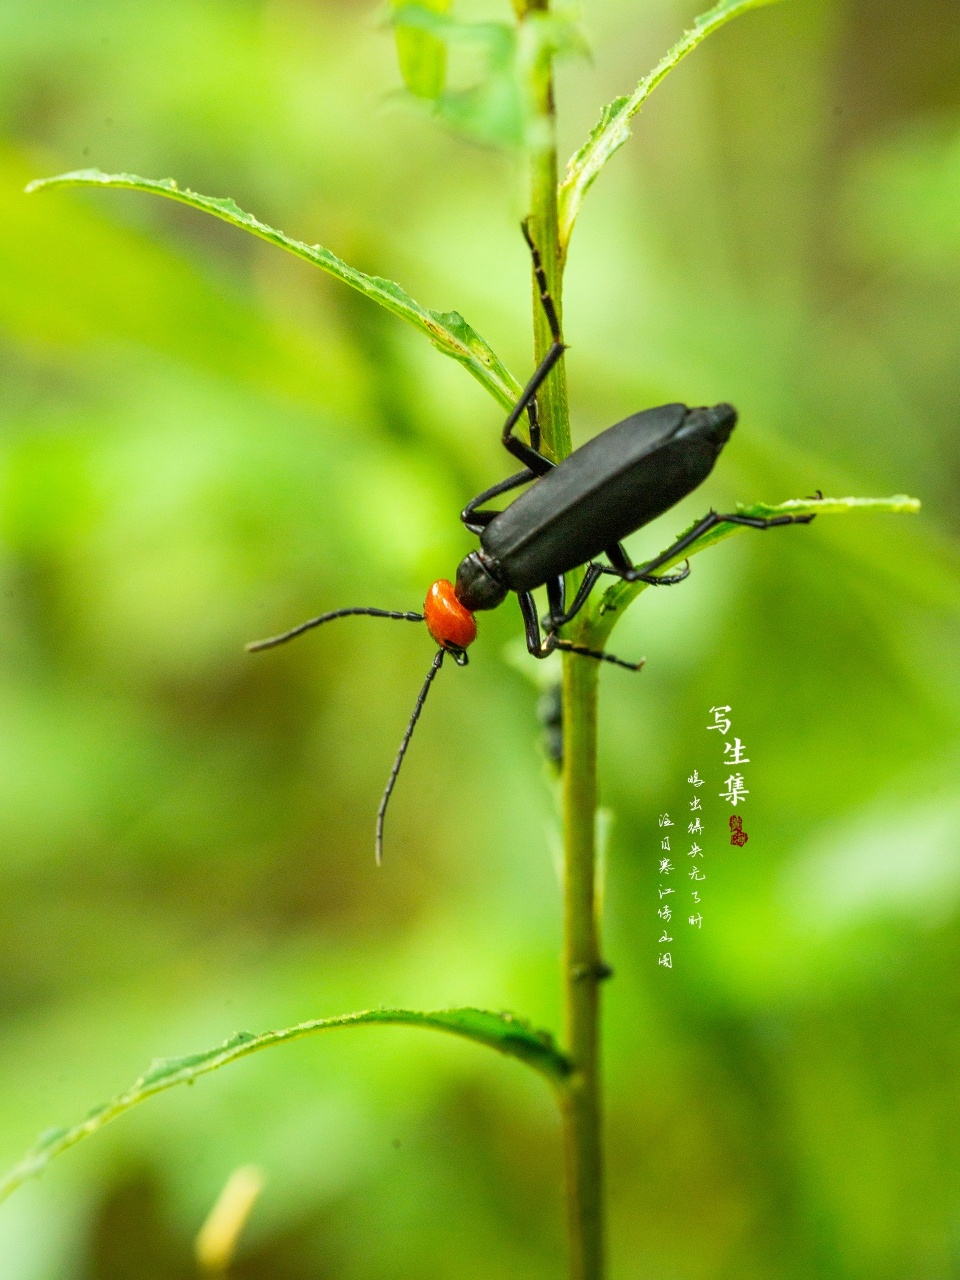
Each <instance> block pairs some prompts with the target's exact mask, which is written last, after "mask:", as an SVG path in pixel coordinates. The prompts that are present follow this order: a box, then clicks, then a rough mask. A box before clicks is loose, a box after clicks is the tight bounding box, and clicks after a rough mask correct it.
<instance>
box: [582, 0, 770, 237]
mask: <svg viewBox="0 0 960 1280" xmlns="http://www.w3.org/2000/svg"><path fill="white" fill-rule="evenodd" d="M778 2H779V0H720V3H719V4H716V5H714V6H713V8H712V9H708V10H707V12H706V13H702V14H700V16H699V17H697V18H694V20H693V26H692V27H691V28H690V29H689V30H688V31H685V32H684V33H683V35H682V36H681V37H680V39H679V40H678V41H677V42H676V44H675V45H673V47H672V48H671V49H670V50H669V51H668V52H667V53H666V54H664V56H663V57H662V58H661V59H660V61H659V62H658V63H657V65H656V66H655V67H654V68H653V70H652V71H651V72H650V73H649V74H648V75H646V76H644V78H643V79H642V80H641V81H640V82H639V84H638V85H637V87H636V89H634V91H633V93H630V94H624V95H622V96H621V97H618V98H614V99H613V101H612V102H608V103H607V105H606V106H605V107H604V108H603V109H602V110H601V112H600V119H599V120H598V121H597V123H596V124H595V125H594V126H593V128H592V129H591V130H590V135H589V137H588V138H587V140H586V142H585V143H584V144H583V146H581V147H579V148H578V150H577V151H575V152H574V154H573V155H572V156H571V157H570V159H569V161H568V162H567V168H566V172H565V174H564V177H563V181H562V182H561V183H560V186H559V190H558V201H559V236H560V246H561V250H562V251H563V252H564V253H565V252H566V249H567V246H568V245H569V243H570V236H571V234H572V233H573V226H574V223H575V222H576V220H577V215H578V214H579V212H580V206H581V205H582V204H583V198H584V196H585V195H586V193H587V191H588V190H589V189H590V187H591V186H592V185H593V183H594V182H595V181H596V178H597V176H598V174H599V173H600V170H601V169H602V168H603V166H604V165H605V164H606V163H607V161H608V160H609V159H610V157H611V156H612V155H613V154H614V152H616V151H618V150H619V149H620V147H622V146H623V144H624V143H625V142H626V140H627V139H628V138H629V137H630V121H631V119H632V118H633V117H634V116H635V115H636V114H637V112H638V111H639V110H640V108H641V107H642V106H643V104H644V102H646V100H647V98H649V96H650V94H651V93H652V92H653V91H654V89H655V88H656V87H657V85H658V84H660V83H661V82H662V81H663V80H665V79H666V77H667V76H668V75H669V74H670V72H671V71H672V70H673V69H674V67H676V66H677V65H678V64H679V63H680V62H682V61H683V59H684V58H685V57H686V56H687V54H688V53H691V52H692V51H693V50H694V49H695V48H696V47H697V45H698V44H700V42H701V41H702V40H705V39H706V38H707V36H708V35H710V34H711V33H712V32H714V31H716V30H718V29H719V28H720V27H722V26H724V25H725V24H726V23H727V22H729V21H731V19H733V18H737V17H739V16H740V14H742V13H746V12H747V11H748V10H750V9H760V8H764V7H766V6H767V5H770V4H777V3H778Z"/></svg>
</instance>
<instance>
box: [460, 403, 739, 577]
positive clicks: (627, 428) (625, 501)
mask: <svg viewBox="0 0 960 1280" xmlns="http://www.w3.org/2000/svg"><path fill="white" fill-rule="evenodd" d="M736 421H737V415H736V411H735V410H734V409H733V408H732V407H731V406H730V405H716V406H715V407H714V408H712V409H688V408H687V407H686V406H685V405H682V404H668V405H661V406H659V407H658V408H656V409H645V410H644V411H643V412H642V413H635V414H634V415H633V416H632V417H630V418H625V419H624V420H623V422H618V423H617V424H616V425H615V426H613V427H610V428H608V430H606V431H603V432H601V434H600V435H598V436H595V437H594V438H593V439H592V440H588V441H587V443H586V444H585V445H582V446H581V447H580V448H579V449H576V450H575V451H574V452H573V453H572V454H571V455H570V457H569V458H566V459H564V461H563V462H561V463H560V464H559V465H558V466H556V467H554V468H553V469H552V470H551V471H548V472H547V474H546V475H545V476H541V477H540V478H539V479H538V480H536V481H534V483H533V484H531V486H530V488H529V489H527V490H526V491H525V492H524V493H523V494H521V496H520V497H519V498H517V500H516V501H515V502H513V503H511V505H510V506H509V507H507V509H506V510H505V511H503V512H502V513H501V514H500V515H498V516H497V517H496V518H495V519H494V520H492V521H491V522H490V524H488V525H487V526H486V528H485V529H484V530H483V532H482V533H481V534H480V545H481V546H482V548H483V550H484V551H485V552H486V553H487V555H488V556H489V557H491V558H492V559H493V560H494V561H495V562H496V567H497V575H498V577H499V578H500V579H501V581H502V582H503V584H504V586H506V587H509V588H510V590H512V591H529V590H532V589H533V588H534V587H539V586H542V585H543V584H544V583H545V582H548V581H550V580H551V579H552V578H556V577H557V576H558V575H559V574H561V573H566V572H567V571H568V570H570V569H573V568H575V567H576V566H577V565H581V564H585V563H586V562H587V561H588V560H591V559H593V558H595V557H596V556H599V555H601V554H602V553H603V552H604V550H605V549H606V548H607V547H611V546H613V544H614V543H616V542H619V541H620V540H621V538H625V537H626V536H627V535H628V534H630V533H633V532H634V531H635V530H636V529H640V528H642V526H643V525H645V524H648V523H649V522H650V521H651V520H655V519H656V517H657V516H659V515H662V514H663V513H664V512H665V511H668V510H669V509H670V507H672V506H674V505H675V504H676V503H678V502H679V501H680V499H681V498H684V497H686V495H687V494H688V493H692V491H693V490H694V489H696V487H697V486H698V485H699V484H701V483H702V482H703V481H704V480H705V479H706V478H707V476H708V475H709V474H710V472H711V470H712V469H713V464H714V463H715V462H716V460H717V456H718V454H719V453H720V450H721V449H722V448H723V446H724V444H726V442H727V440H728V439H729V437H730V432H731V431H732V430H733V428H734V425H735V424H736Z"/></svg>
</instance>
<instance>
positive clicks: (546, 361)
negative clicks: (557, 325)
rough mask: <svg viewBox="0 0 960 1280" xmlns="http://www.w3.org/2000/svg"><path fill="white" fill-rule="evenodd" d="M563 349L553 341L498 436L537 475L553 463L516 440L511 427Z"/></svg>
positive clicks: (545, 471)
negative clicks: (500, 434)
mask: <svg viewBox="0 0 960 1280" xmlns="http://www.w3.org/2000/svg"><path fill="white" fill-rule="evenodd" d="M565 350H566V348H565V347H564V345H563V343H562V342H554V343H553V345H552V346H551V347H550V350H549V351H548V352H547V354H546V355H545V356H544V357H543V359H542V360H541V362H540V364H539V366H538V367H537V369H536V372H535V373H534V375H533V377H532V378H531V379H530V381H529V382H528V383H527V385H526V386H525V387H524V389H523V393H522V394H521V396H520V399H519V400H518V401H517V403H516V404H515V405H514V406H513V411H512V412H511V414H510V417H509V418H508V419H507V420H506V422H505V423H504V425H503V434H502V436H501V437H500V438H501V440H502V441H503V447H504V448H505V449H506V450H507V452H508V453H512V454H513V456H514V457H515V458H517V459H518V460H519V461H520V462H522V463H523V465H524V466H525V467H529V468H530V470H531V471H532V472H533V473H534V474H535V475H538V476H542V475H546V473H547V472H548V471H549V470H550V469H551V467H552V466H553V463H552V462H551V461H550V459H549V458H545V457H544V456H543V454H542V453H539V452H538V451H537V450H536V449H534V448H532V447H531V446H530V445H528V444H524V442H523V441H522V440H518V439H517V437H516V436H515V435H514V434H513V428H514V427H515V426H516V425H517V423H518V421H519V420H520V415H521V414H522V413H523V411H524V409H526V408H527V407H528V406H529V405H532V404H534V403H535V397H536V394H537V392H538V391H539V389H540V384H541V383H542V382H543V380H544V378H546V376H547V374H548V373H549V372H550V370H551V369H552V368H553V366H554V365H555V364H556V363H557V361H558V360H559V359H560V357H561V356H562V355H563V353H564V351H565ZM539 434H540V432H539V427H538V428H537V435H538V436H539Z"/></svg>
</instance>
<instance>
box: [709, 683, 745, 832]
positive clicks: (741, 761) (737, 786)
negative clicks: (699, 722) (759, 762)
mask: <svg viewBox="0 0 960 1280" xmlns="http://www.w3.org/2000/svg"><path fill="white" fill-rule="evenodd" d="M731 710H732V708H731V707H728V706H723V707H711V708H710V714H711V715H712V716H713V723H712V724H708V725H707V730H708V732H709V731H710V730H711V729H715V730H716V731H717V732H718V733H719V734H720V735H721V737H722V738H723V739H724V743H723V767H724V769H731V770H733V768H734V766H740V765H745V764H749V763H750V757H749V756H748V755H747V748H746V747H745V746H744V745H743V743H742V742H741V741H740V739H739V738H738V737H736V735H734V737H733V741H732V742H731V741H729V740H728V737H727V735H728V734H729V733H730V730H731V728H732V726H733V721H732V720H731V719H730V714H731ZM723 785H724V790H723V791H721V792H720V793H719V795H720V799H721V800H725V801H726V802H727V804H729V805H731V806H732V807H733V808H734V809H736V807H737V805H739V804H743V803H744V802H745V801H746V798H747V796H748V795H749V794H750V789H749V787H748V786H747V784H746V779H745V778H744V775H743V773H742V771H741V770H740V769H739V768H737V769H736V771H732V772H731V773H730V775H729V776H728V778H727V780H726V782H724V784H723ZM730 831H731V837H730V843H731V844H734V845H738V846H740V847H742V846H743V845H745V844H746V842H747V840H748V839H749V837H748V836H747V833H746V832H745V831H744V829H743V820H742V819H740V820H739V821H738V822H736V823H735V822H734V820H733V818H732V817H731V819H730Z"/></svg>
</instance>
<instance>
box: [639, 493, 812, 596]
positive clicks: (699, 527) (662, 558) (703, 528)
mask: <svg viewBox="0 0 960 1280" xmlns="http://www.w3.org/2000/svg"><path fill="white" fill-rule="evenodd" d="M813 519H815V516H814V515H804V516H745V515H741V514H740V513H739V512H734V513H733V514H732V515H723V514H722V513H720V512H718V511H710V512H708V513H707V515H705V516H704V517H703V519H702V520H699V521H697V523H696V524H695V525H694V526H693V528H692V529H691V530H690V532H689V533H685V534H684V535H683V537H682V538H678V539H677V541H676V542H675V543H674V544H673V546H672V547H668V548H667V550H666V551H661V553H660V554H659V555H658V556H657V557H656V558H655V559H653V560H649V561H648V562H647V563H646V564H645V565H643V566H642V567H641V568H639V569H634V570H633V571H632V572H631V573H625V574H624V575H623V577H624V578H625V579H626V580H627V581H628V582H632V581H636V579H637V578H646V575H647V574H649V573H651V572H652V571H653V570H654V569H659V568H660V566H661V565H662V564H666V563H667V561H668V560H672V559H673V558H674V556H677V555H679V554H680V552H681V551H686V549H687V547H689V546H692V544H693V543H694V542H696V540H697V539H698V538H700V537H702V536H703V535H704V534H705V533H707V532H709V530H710V529H714V528H716V526H717V525H718V524H742V525H746V526H747V528H748V529H775V528H777V527H778V526H779V525H783V524H809V523H810V521H811V520H813Z"/></svg>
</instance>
